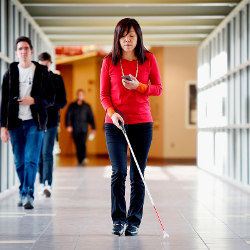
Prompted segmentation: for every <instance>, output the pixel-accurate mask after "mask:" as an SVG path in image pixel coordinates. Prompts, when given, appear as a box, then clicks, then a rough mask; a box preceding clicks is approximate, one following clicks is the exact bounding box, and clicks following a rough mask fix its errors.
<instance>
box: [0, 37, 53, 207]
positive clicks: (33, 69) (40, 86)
mask: <svg viewBox="0 0 250 250" xmlns="http://www.w3.org/2000/svg"><path fill="white" fill-rule="evenodd" d="M15 55H16V56H17V58H18V59H19V62H14V63H11V64H10V67H9V69H8V70H7V72H6V73H5V75H4V77H3V83H2V99H1V140H2V141H3V142H6V143H7V142H8V141H9V139H10V140H11V144H12V149H13V153H14V159H15V165H16V171H17V175H18V177H19V180H20V186H19V192H20V200H19V202H18V206H24V208H25V209H32V208H33V201H34V183H35V178H36V173H37V167H38V160H39V156H40V151H41V146H42V139H43V134H44V130H45V129H46V124H47V108H48V107H49V106H51V105H53V103H54V90H53V88H52V87H51V84H49V78H48V70H47V68H46V67H45V66H42V65H40V64H38V63H37V62H33V61H31V56H32V55H33V48H32V44H31V41H30V39H29V38H28V37H19V38H18V39H17V40H16V43H15Z"/></svg>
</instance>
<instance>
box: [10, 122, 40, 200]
mask: <svg viewBox="0 0 250 250" xmlns="http://www.w3.org/2000/svg"><path fill="white" fill-rule="evenodd" d="M9 133H10V137H11V144H12V149H13V154H14V158H15V165H16V171H17V175H18V178H19V181H20V186H19V191H20V195H21V196H23V197H25V196H27V194H29V195H30V196H31V197H33V198H34V183H35V180H36V173H37V167H38V160H39V156H40V152H41V147H42V139H43V134H44V131H39V130H38V129H37V126H36V124H35V123H34V121H33V120H27V121H23V122H22V123H21V125H20V126H19V127H18V128H17V129H13V130H9Z"/></svg>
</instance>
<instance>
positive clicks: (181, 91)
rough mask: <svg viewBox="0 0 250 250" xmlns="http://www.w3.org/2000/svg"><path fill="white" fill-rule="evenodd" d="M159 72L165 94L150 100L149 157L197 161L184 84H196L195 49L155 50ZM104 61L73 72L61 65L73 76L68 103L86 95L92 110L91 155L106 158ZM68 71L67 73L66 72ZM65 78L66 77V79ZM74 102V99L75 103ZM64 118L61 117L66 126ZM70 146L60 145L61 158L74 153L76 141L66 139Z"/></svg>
mask: <svg viewBox="0 0 250 250" xmlns="http://www.w3.org/2000/svg"><path fill="white" fill-rule="evenodd" d="M151 52H153V53H154V55H155V57H156V59H157V62H158V66H159V69H160V73H161V77H162V83H163V93H162V95H161V96H159V97H150V104H151V112H152V116H153V119H154V135H153V142H152V146H151V149H150V153H149V157H152V158H195V157H196V130H193V129H188V128H186V127H185V105H186V104H185V101H186V96H185V94H186V93H185V91H186V86H185V83H186V81H188V80H196V61H197V60H196V55H197V49H196V48H195V47H176V48H174V47H165V48H162V47H161V48H152V49H151ZM101 64H102V57H99V56H95V57H91V58H88V59H83V60H80V61H78V62H74V63H73V64H72V72H71V73H69V72H68V67H69V66H68V65H61V66H60V70H61V72H62V76H63V77H66V78H67V79H68V78H69V76H68V75H67V74H72V75H71V78H72V84H71V81H67V82H66V81H65V84H71V86H68V87H66V88H67V91H70V93H68V102H69V103H70V102H72V101H73V100H75V93H76V90H77V89H79V88H82V89H84V90H85V91H86V102H87V103H89V104H90V105H91V107H92V110H93V113H94V116H95V122H96V127H97V136H96V138H95V140H93V141H88V142H87V152H88V154H97V155H98V154H107V148H106V143H105V134H104V117H105V112H104V110H103V108H102V106H101V103H100V97H99V94H100V70H101ZM64 67H65V68H66V71H65V70H64ZM65 74H66V75H65ZM72 98H73V99H72ZM64 119H65V118H64V117H62V120H63V125H64ZM66 138H67V140H66V139H65V140H62V141H63V142H67V144H63V145H61V148H62V155H69V154H72V153H74V152H75V149H74V146H73V141H72V139H71V138H70V137H69V135H66Z"/></svg>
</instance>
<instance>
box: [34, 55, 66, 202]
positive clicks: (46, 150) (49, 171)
mask: <svg viewBox="0 0 250 250" xmlns="http://www.w3.org/2000/svg"><path fill="white" fill-rule="evenodd" d="M38 62H39V63H40V64H41V65H44V66H47V68H48V72H49V78H50V83H51V84H53V87H54V90H55V103H54V105H53V106H51V107H49V108H48V109H47V111H48V123H47V130H46V131H45V133H44V137H43V143H42V150H41V154H40V160H39V175H40V184H41V186H40V192H39V193H40V194H44V195H46V197H50V196H51V192H52V189H51V185H52V177H53V148H54V144H55V138H56V135H57V130H58V124H59V122H60V109H62V108H64V107H65V105H66V104H67V100H66V91H65V86H64V82H63V78H62V77H61V76H60V75H57V74H54V73H53V72H52V71H51V65H52V61H51V56H50V54H48V53H47V52H44V53H41V54H40V55H39V56H38Z"/></svg>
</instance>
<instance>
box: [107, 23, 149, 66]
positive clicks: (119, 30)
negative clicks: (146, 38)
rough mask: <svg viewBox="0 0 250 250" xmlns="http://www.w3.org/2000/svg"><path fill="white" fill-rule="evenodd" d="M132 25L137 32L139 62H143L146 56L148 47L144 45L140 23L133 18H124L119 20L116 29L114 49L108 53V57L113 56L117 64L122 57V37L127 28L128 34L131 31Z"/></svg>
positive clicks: (113, 60) (114, 62)
mask: <svg viewBox="0 0 250 250" xmlns="http://www.w3.org/2000/svg"><path fill="white" fill-rule="evenodd" d="M131 27H133V28H134V30H135V32H136V34H137V45H136V47H135V55H136V57H137V60H138V61H139V63H141V64H143V63H144V62H145V61H146V60H147V58H146V52H149V51H147V49H146V48H145V47H144V45H143V39H142V31H141V27H140V25H139V23H138V22H137V21H136V20H135V19H133V18H124V19H122V20H120V21H119V22H118V24H117V25H116V27H115V31H114V42H113V48H112V51H111V52H110V53H109V54H108V57H112V63H113V65H116V64H117V63H118V61H119V60H120V59H121V58H122V47H121V45H120V38H121V37H122V36H123V34H124V32H125V31H126V29H127V34H128V33H129V31H130V29H131Z"/></svg>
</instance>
